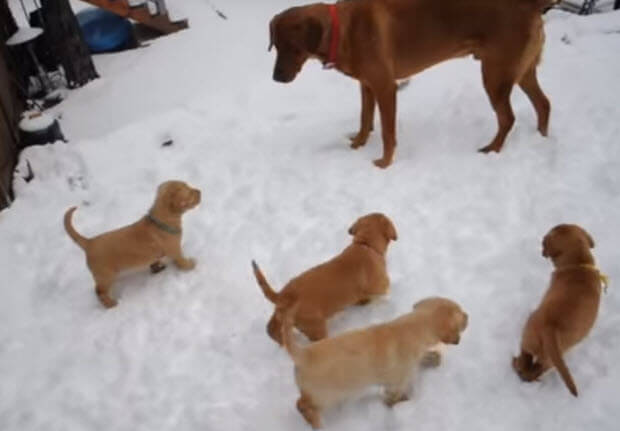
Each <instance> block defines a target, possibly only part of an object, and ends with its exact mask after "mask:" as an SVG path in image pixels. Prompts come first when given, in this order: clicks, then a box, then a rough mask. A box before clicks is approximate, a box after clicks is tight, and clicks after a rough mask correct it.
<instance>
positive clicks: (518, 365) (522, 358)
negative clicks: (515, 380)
mask: <svg viewBox="0 0 620 431" xmlns="http://www.w3.org/2000/svg"><path fill="white" fill-rule="evenodd" d="M512 368H514V370H515V372H516V373H517V375H518V376H519V378H520V379H521V380H523V381H524V382H532V381H534V380H536V379H538V377H540V376H541V375H542V374H543V373H544V372H545V371H547V370H548V369H549V366H548V365H544V364H542V363H540V362H535V361H534V357H533V356H532V355H531V354H530V353H528V352H525V351H521V354H520V355H519V356H517V357H514V358H512Z"/></svg>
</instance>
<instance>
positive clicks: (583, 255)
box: [551, 248, 596, 271]
mask: <svg viewBox="0 0 620 431" xmlns="http://www.w3.org/2000/svg"><path fill="white" fill-rule="evenodd" d="M551 260H552V261H553V265H554V266H555V270H556V271H563V270H565V269H572V268H579V267H587V266H593V267H596V263H595V261H594V256H592V253H590V250H588V249H586V248H580V249H577V250H575V251H565V252H563V253H561V254H559V255H558V256H556V257H552V258H551Z"/></svg>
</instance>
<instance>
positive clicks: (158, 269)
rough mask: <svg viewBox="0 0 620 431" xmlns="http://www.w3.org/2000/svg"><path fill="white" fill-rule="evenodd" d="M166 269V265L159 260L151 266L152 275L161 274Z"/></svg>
mask: <svg viewBox="0 0 620 431" xmlns="http://www.w3.org/2000/svg"><path fill="white" fill-rule="evenodd" d="M164 269H166V265H164V264H163V263H162V262H161V261H159V260H158V261H156V262H154V263H152V264H151V273H152V274H157V273H159V272H162V271H163V270H164Z"/></svg>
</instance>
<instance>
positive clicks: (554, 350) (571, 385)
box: [542, 328, 577, 396]
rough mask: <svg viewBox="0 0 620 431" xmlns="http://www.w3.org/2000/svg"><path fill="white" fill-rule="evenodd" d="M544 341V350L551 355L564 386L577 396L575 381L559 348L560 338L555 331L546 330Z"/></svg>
mask: <svg viewBox="0 0 620 431" xmlns="http://www.w3.org/2000/svg"><path fill="white" fill-rule="evenodd" d="M542 341H543V349H544V351H545V352H546V353H547V354H548V355H549V358H550V359H551V362H552V363H553V365H555V368H556V369H557V370H558V372H559V373H560V376H562V380H564V384H566V387H567V388H568V390H569V391H570V393H571V394H573V395H574V396H577V386H575V382H574V381H573V377H572V376H571V374H570V371H568V367H567V366H566V363H565V362H564V359H563V358H562V354H561V353H560V349H559V347H558V337H557V335H556V332H555V330H554V329H552V328H550V329H545V331H544V332H543V334H542Z"/></svg>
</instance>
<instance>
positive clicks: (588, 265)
mask: <svg viewBox="0 0 620 431" xmlns="http://www.w3.org/2000/svg"><path fill="white" fill-rule="evenodd" d="M579 268H583V269H589V270H590V271H594V272H596V274H597V275H598V278H599V280H600V281H601V286H602V287H603V292H605V293H607V288H608V287H609V276H607V274H603V273H602V272H601V270H600V269H598V268H597V267H596V265H593V264H591V263H582V264H579V265H573V266H565V267H562V268H558V269H557V270H556V271H557V272H560V271H566V270H569V269H579Z"/></svg>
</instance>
